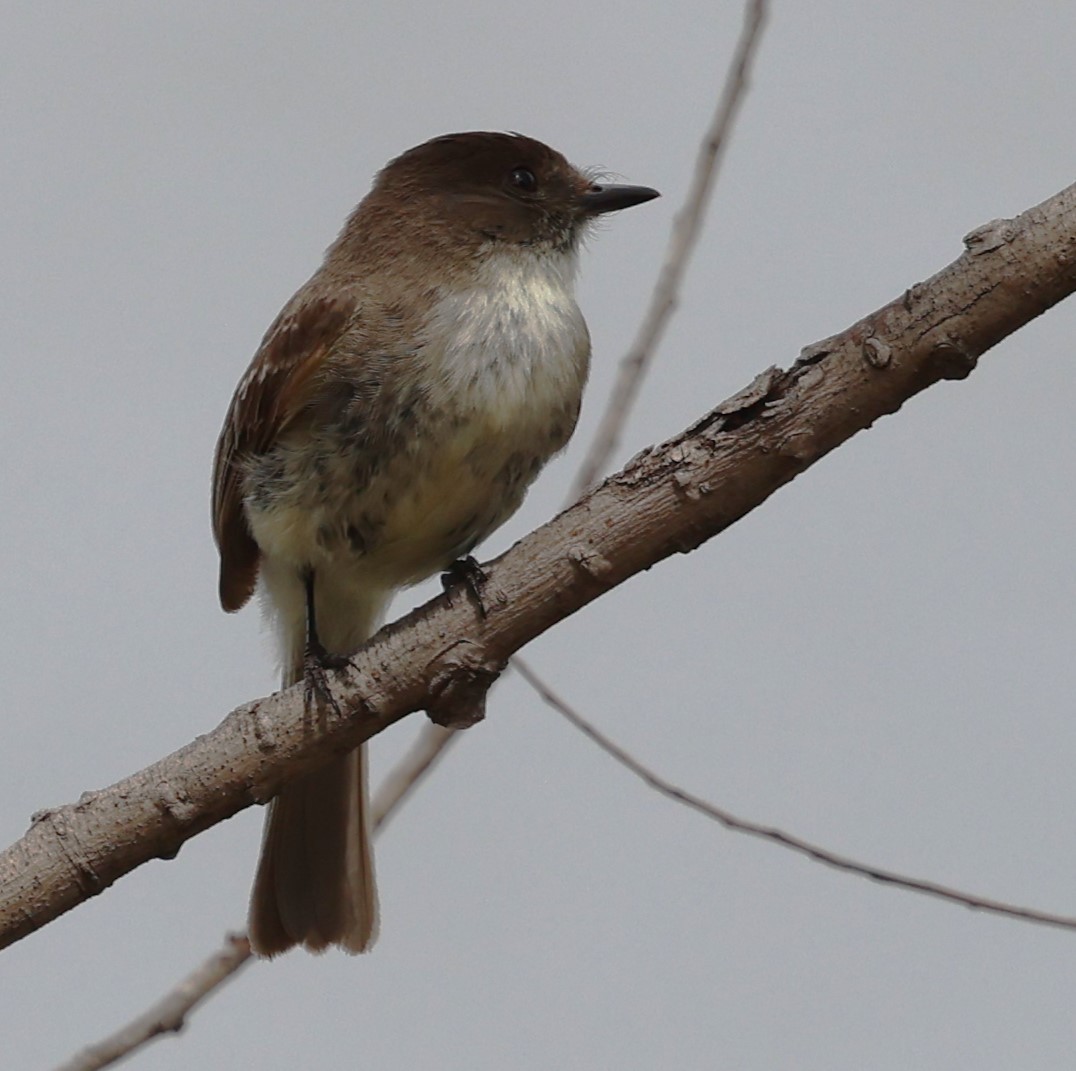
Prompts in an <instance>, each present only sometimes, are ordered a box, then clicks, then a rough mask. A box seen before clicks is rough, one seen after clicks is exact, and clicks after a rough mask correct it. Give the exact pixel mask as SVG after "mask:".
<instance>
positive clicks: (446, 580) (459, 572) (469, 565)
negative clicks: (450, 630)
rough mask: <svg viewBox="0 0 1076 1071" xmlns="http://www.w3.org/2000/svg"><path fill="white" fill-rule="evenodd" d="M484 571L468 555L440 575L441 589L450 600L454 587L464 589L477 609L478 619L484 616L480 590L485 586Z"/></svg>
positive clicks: (475, 560)
mask: <svg viewBox="0 0 1076 1071" xmlns="http://www.w3.org/2000/svg"><path fill="white" fill-rule="evenodd" d="M488 579H489V577H487V576H486V571H485V570H484V569H483V568H482V566H481V565H479V564H478V560H477V559H476V558H474V557H473V556H472V555H470V554H468V555H467V557H466V558H458V559H457V560H456V561H454V562H453V563H452V564H451V565H450V566H449V567H448V568H447V569H446V570H445V571H444V572H443V573H442V574H441V587H443V588H444V589H445V593H446V594H447V595H448V597H449V599H451V598H452V589H453V588H454V587H464V588H466V589H467V591H468V593H469V594H470V596H471V598H472V599H474V601H475V605H476V606H477V607H478V614H479V616H480V617H485V616H486V604H485V602H483V601H482V589H483V588H484V587H485V586H486V581H487V580H488Z"/></svg>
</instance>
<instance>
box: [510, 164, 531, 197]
mask: <svg viewBox="0 0 1076 1071" xmlns="http://www.w3.org/2000/svg"><path fill="white" fill-rule="evenodd" d="M508 181H509V182H510V183H511V184H512V185H513V186H514V187H515V188H516V189H517V190H522V191H523V192H524V193H534V192H535V190H537V189H538V180H537V179H536V178H535V177H534V172H533V171H532V170H531V169H530V168H529V167H517V168H515V169H514V170H513V171H512V173H511V174H510V175H509V176H508Z"/></svg>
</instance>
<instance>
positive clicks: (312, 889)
mask: <svg viewBox="0 0 1076 1071" xmlns="http://www.w3.org/2000/svg"><path fill="white" fill-rule="evenodd" d="M301 679H302V668H301V662H300V666H299V668H297V669H296V667H294V666H293V667H292V669H291V670H290V672H288V673H286V674H285V681H284V683H285V685H288V684H293V683H296V682H297V681H298V680H301ZM366 781H367V776H366V748H365V746H362V747H359V748H357V749H356V750H355V751H352V752H349V753H348V754H347V755H343V756H341V757H340V758H336V759H333V760H332V761H331V762H330V763H329V764H328V765H327V766H324V767H323V768H321V769H319V770H315V771H314V772H313V773H311V774H308V775H307V776H306V777H303V778H301V779H299V780H298V781H295V782H293V783H291V784H289V785H288V786H287V787H286V788H285V789H284V790H283V791H282V792H281V793H280V795H279V796H277V797H276V799H275V800H273V802H272V803H271V804H270V805H269V813H268V815H267V816H266V820H265V834H264V837H263V839H262V851H261V859H260V861H259V863H258V872H257V875H256V876H255V878H254V888H253V891H252V892H251V896H250V915H249V919H248V929H249V935H250V944H251V948H253V949H254V951H255V952H256V953H257V954H258V955H261V956H275V955H277V954H279V953H280V952H286V951H287V950H288V949H289V948H291V947H293V946H294V945H304V946H305V947H306V948H308V949H309V950H310V951H311V952H322V951H324V950H325V949H326V948H327V947H328V946H329V945H339V946H340V947H341V948H344V949H346V950H347V951H348V952H365V951H366V950H367V949H368V948H370V946H371V945H372V944H373V943H374V940H375V938H376V937H377V886H376V883H375V881H374V858H373V852H372V849H371V844H370V834H371V831H370V802H369V797H368V792H367V785H366Z"/></svg>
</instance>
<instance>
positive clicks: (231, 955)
mask: <svg viewBox="0 0 1076 1071" xmlns="http://www.w3.org/2000/svg"><path fill="white" fill-rule="evenodd" d="M456 735H457V734H456V733H454V732H452V731H451V730H449V729H442V728H441V727H440V726H439V725H427V726H426V727H425V728H424V729H423V731H422V732H421V733H420V734H419V736H418V738H417V739H416V741H415V743H414V745H413V746H412V748H411V750H410V751H409V752H408V753H407V755H406V756H405V757H404V758H403V759H401V761H400V763H399V764H398V765H397V766H396V767H395V768H394V769H393V770H391V771H390V772H389V775H388V776H387V777H386V778H385V780H384V781H383V782H382V784H381V788H380V789H379V791H378V793H377V796H376V797H375V799H374V803H373V811H372V813H373V822H374V832H375V834H376V833H380V832H381V831H382V830H383V829H384V828H385V825H386V823H387V821H388V819H389V818H390V817H391V815H392V814H393V813H394V812H395V810H396V809H397V808H398V807H399V806H400V804H401V803H403V802H404V800H405V799H407V797H408V796H409V795H410V794H411V792H412V791H413V790H414V788H415V786H416V785H417V784H418V782H419V781H420V780H421V779H422V778H423V777H424V776H425V775H426V774H427V773H428V772H429V770H430V769H431V768H432V767H433V765H434V764H435V763H436V761H437V760H438V758H440V756H441V755H443V754H444V751H445V749H446V748H447V747H448V745H449V744H450V743H451V742H452V740H453V738H454V737H455V736H456ZM251 959H253V955H252V953H251V951H250V942H249V941H248V940H247V935H246V934H245V933H232V934H229V935H228V936H227V937H226V938H225V939H224V944H223V945H222V946H221V947H220V948H218V949H217V950H216V951H215V952H214V953H213V954H212V955H211V956H209V957H208V958H207V959H206V960H205V961H204V962H203V963H202V964H201V966H199V967H198V968H197V969H195V970H194V971H192V972H191V973H190V974H189V975H188V976H187V977H186V978H184V979H183V981H182V982H180V983H179V985H177V986H175V988H173V989H171V990H169V991H168V993H166V994H165V996H164V997H163V998H162V999H161V1000H159V1001H158V1002H157V1003H156V1004H154V1005H153V1007H151V1008H150V1009H149V1010H148V1011H146V1012H143V1013H142V1014H141V1015H140V1016H138V1018H137V1019H133V1020H132V1021H131V1022H130V1023H128V1024H127V1025H126V1026H124V1027H122V1028H121V1029H119V1030H117V1031H116V1032H115V1033H114V1034H110V1035H109V1036H108V1037H107V1038H104V1039H103V1040H101V1041H98V1042H96V1043H95V1044H93V1045H90V1046H87V1047H86V1048H85V1049H83V1050H82V1051H81V1052H80V1053H77V1054H76V1055H75V1056H74V1057H73V1058H72V1059H70V1060H69V1061H68V1062H67V1063H65V1064H63V1065H62V1066H61V1067H58V1068H57V1069H56V1071H100V1069H101V1068H103V1067H108V1066H110V1065H112V1064H116V1063H118V1062H119V1061H120V1060H122V1059H123V1058H124V1057H126V1056H130V1055H131V1053H133V1052H134V1051H135V1050H136V1049H140V1048H141V1047H142V1046H143V1045H145V1044H147V1043H148V1042H150V1041H152V1040H153V1039H154V1038H158V1037H160V1036H161V1035H162V1034H169V1033H178V1032H179V1031H180V1030H182V1029H183V1026H184V1025H185V1023H186V1018H187V1016H188V1015H189V1014H190V1013H191V1012H192V1011H193V1010H194V1009H195V1008H196V1007H197V1006H198V1005H199V1004H200V1003H201V1002H202V1001H203V1000H205V999H206V997H208V996H209V995H210V994H211V993H213V992H214V991H215V990H217V989H219V988H220V987H221V986H222V985H223V984H224V983H225V982H226V981H227V980H228V979H229V978H231V977H233V976H234V975H235V974H237V973H238V972H239V970H240V969H241V968H242V967H243V966H244V965H246V964H247V963H249V962H250V961H251Z"/></svg>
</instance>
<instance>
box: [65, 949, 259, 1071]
mask: <svg viewBox="0 0 1076 1071" xmlns="http://www.w3.org/2000/svg"><path fill="white" fill-rule="evenodd" d="M250 958H251V952H250V942H249V941H248V940H247V937H246V934H242V933H233V934H230V935H229V936H228V937H227V938H226V939H225V941H224V945H223V947H221V948H220V949H219V950H218V951H216V952H214V953H213V955H212V956H210V957H209V959H207V960H206V961H205V962H204V963H203V964H202V965H201V966H200V967H199V968H198V969H197V970H195V971H193V972H192V973H191V974H189V975H188V976H187V977H186V978H184V979H183V981H182V982H180V983H179V985H177V986H176V987H175V988H174V989H172V990H170V991H169V992H168V994H167V995H166V996H165V997H164V999H163V1000H159V1001H158V1002H157V1003H156V1004H154V1005H153V1007H152V1008H150V1009H149V1010H148V1011H146V1012H145V1013H144V1014H142V1015H140V1016H139V1017H138V1018H137V1019H134V1020H132V1021H131V1022H130V1023H128V1024H127V1026H125V1027H123V1029H122V1030H117V1031H116V1033H115V1034H111V1035H109V1036H108V1037H107V1038H105V1039H104V1040H102V1041H99V1042H97V1043H96V1044H95V1045H90V1046H88V1047H87V1048H85V1049H83V1050H82V1051H81V1052H80V1053H77V1054H76V1055H75V1056H74V1057H73V1058H72V1059H70V1060H68V1061H67V1063H65V1064H63V1065H62V1066H61V1067H59V1068H57V1071H99V1069H100V1068H102V1067H108V1066H110V1065H111V1064H115V1063H116V1062H118V1061H119V1060H122V1059H123V1058H124V1057H125V1056H128V1055H130V1054H131V1053H132V1052H134V1051H135V1049H138V1048H141V1047H142V1046H143V1045H145V1044H146V1042H147V1041H152V1040H153V1038H155V1037H160V1035H162V1034H168V1033H175V1032H177V1031H179V1030H182V1029H183V1025H184V1022H185V1021H186V1017H187V1015H188V1014H189V1013H190V1012H191V1011H192V1010H193V1009H194V1008H195V1007H196V1006H197V1005H198V1004H199V1003H201V1001H203V1000H204V999H205V998H206V997H207V996H209V994H210V993H212V992H213V991H214V990H215V989H218V988H219V987H220V986H221V985H222V984H223V983H224V982H225V981H227V980H228V979H229V978H231V977H233V976H234V975H235V973H236V972H237V971H238V970H239V969H240V967H242V966H243V964H244V963H248V962H249V961H250Z"/></svg>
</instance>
